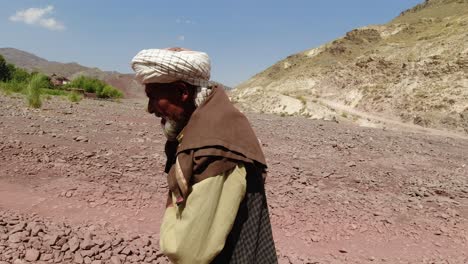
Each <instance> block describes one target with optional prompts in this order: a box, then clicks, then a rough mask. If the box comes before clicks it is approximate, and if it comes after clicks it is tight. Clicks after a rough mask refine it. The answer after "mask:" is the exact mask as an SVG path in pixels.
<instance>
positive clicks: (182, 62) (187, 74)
mask: <svg viewBox="0 0 468 264" xmlns="http://www.w3.org/2000/svg"><path fill="white" fill-rule="evenodd" d="M132 69H133V70H134V71H135V75H136V79H137V80H138V81H139V82H140V83H142V84H147V83H171V82H175V81H184V82H187V83H190V84H192V85H195V86H202V87H207V86H208V85H209V80H210V71H211V64H210V58H209V57H208V55H207V54H206V53H204V52H198V51H191V50H180V51H174V50H168V49H147V50H142V51H140V52H138V54H137V55H136V56H135V57H134V58H133V60H132Z"/></svg>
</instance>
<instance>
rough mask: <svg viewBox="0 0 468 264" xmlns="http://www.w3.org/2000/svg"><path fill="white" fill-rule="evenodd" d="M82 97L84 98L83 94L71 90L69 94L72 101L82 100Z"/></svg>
mask: <svg viewBox="0 0 468 264" xmlns="http://www.w3.org/2000/svg"><path fill="white" fill-rule="evenodd" d="M81 99H83V98H82V97H81V95H79V94H78V93H77V92H71V93H70V94H69V95H68V100H70V102H74V103H76V102H79V101H81Z"/></svg>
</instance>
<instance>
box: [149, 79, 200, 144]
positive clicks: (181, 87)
mask: <svg viewBox="0 0 468 264" xmlns="http://www.w3.org/2000/svg"><path fill="white" fill-rule="evenodd" d="M145 92H146V95H147V96H148V99H149V101H148V112H149V113H150V114H154V115H155V116H156V117H160V118H161V125H162V126H163V131H164V133H165V135H166V137H167V138H168V139H169V140H174V139H175V137H176V136H177V135H178V133H179V132H180V131H181V130H182V129H183V127H184V126H185V125H186V124H187V122H188V119H189V118H190V116H191V114H192V113H193V111H194V108H195V106H194V104H193V95H192V94H191V93H190V88H189V87H188V86H187V84H185V83H183V82H174V83H164V84H163V83H150V84H146V85H145Z"/></svg>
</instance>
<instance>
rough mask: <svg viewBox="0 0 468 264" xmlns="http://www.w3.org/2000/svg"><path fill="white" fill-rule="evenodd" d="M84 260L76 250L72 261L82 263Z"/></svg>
mask: <svg viewBox="0 0 468 264" xmlns="http://www.w3.org/2000/svg"><path fill="white" fill-rule="evenodd" d="M83 261H84V259H83V257H82V256H81V254H80V252H76V253H75V258H74V259H73V262H74V263H77V264H82V263H83Z"/></svg>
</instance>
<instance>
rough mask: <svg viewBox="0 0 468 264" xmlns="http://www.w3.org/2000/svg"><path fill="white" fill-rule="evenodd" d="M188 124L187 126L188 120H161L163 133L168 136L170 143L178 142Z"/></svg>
mask: <svg viewBox="0 0 468 264" xmlns="http://www.w3.org/2000/svg"><path fill="white" fill-rule="evenodd" d="M186 124H187V121H186V119H182V120H179V121H174V120H170V119H168V118H163V119H162V120H161V127H162V130H163V133H164V135H165V136H166V138H167V140H169V141H175V140H177V136H178V135H179V133H180V132H181V131H182V129H184V127H185V125H186Z"/></svg>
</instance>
